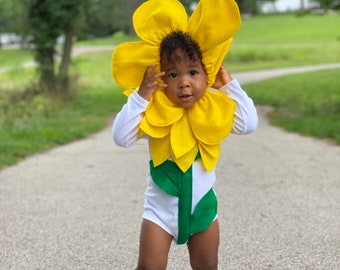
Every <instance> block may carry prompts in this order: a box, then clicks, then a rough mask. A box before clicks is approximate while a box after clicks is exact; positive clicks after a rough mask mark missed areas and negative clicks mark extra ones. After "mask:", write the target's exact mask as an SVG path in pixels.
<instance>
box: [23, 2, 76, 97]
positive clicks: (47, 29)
mask: <svg viewBox="0 0 340 270" xmlns="http://www.w3.org/2000/svg"><path fill="white" fill-rule="evenodd" d="M81 3H82V1H81V0H59V1H54V0H30V1H25V4H26V5H28V6H27V10H28V16H27V20H28V24H27V26H28V28H27V33H28V35H31V36H32V38H33V39H32V43H33V45H34V55H35V60H36V61H37V63H38V66H39V71H40V80H39V82H40V86H41V89H42V90H44V91H48V92H56V91H67V90H68V89H67V87H68V84H67V82H68V67H69V65H70V60H71V50H72V39H73V35H74V31H75V27H76V20H77V17H78V15H79V13H80V7H81ZM62 35H64V36H65V40H64V45H63V49H62V60H61V64H60V68H59V71H56V68H55V63H56V45H57V39H58V37H60V36H62Z"/></svg>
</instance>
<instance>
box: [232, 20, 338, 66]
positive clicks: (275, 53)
mask: <svg viewBox="0 0 340 270" xmlns="http://www.w3.org/2000/svg"><path fill="white" fill-rule="evenodd" d="M339 24H340V15H339V14H327V15H308V16H297V15H295V14H280V15H266V16H258V17H252V18H249V19H244V20H243V21H242V24H241V28H240V30H239V31H238V32H237V33H236V35H235V36H234V42H233V44H232V47H231V50H230V53H229V55H228V56H227V61H226V64H227V65H228V66H229V67H230V70H231V71H242V70H253V69H264V68H274V67H287V66H301V65H309V64H320V63H330V62H336V61H340V32H339V30H338V25H339Z"/></svg>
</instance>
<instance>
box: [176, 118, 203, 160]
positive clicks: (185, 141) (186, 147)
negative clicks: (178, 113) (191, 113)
mask: <svg viewBox="0 0 340 270" xmlns="http://www.w3.org/2000/svg"><path fill="white" fill-rule="evenodd" d="M170 143H171V148H172V152H173V157H174V158H176V159H178V158H180V157H181V156H183V155H185V154H186V153H188V152H190V151H191V149H192V148H193V147H194V146H195V144H196V143H197V140H196V138H195V136H194V134H193V133H192V131H191V127H190V123H189V119H188V114H187V113H184V115H183V117H182V118H181V119H180V120H179V121H177V122H176V123H174V124H173V125H172V128H171V135H170Z"/></svg>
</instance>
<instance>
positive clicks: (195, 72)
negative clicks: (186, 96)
mask: <svg viewBox="0 0 340 270" xmlns="http://www.w3.org/2000/svg"><path fill="white" fill-rule="evenodd" d="M196 74H198V72H197V71H196V70H191V71H190V75H191V76H194V75H196Z"/></svg>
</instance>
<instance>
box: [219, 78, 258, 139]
mask: <svg viewBox="0 0 340 270" xmlns="http://www.w3.org/2000/svg"><path fill="white" fill-rule="evenodd" d="M220 90H221V91H223V92H224V93H226V94H227V95H228V96H229V97H230V98H232V99H233V100H234V101H235V102H236V109H235V112H234V122H233V129H232V133H234V134H239V135H241V134H248V133H251V132H253V131H254V130H255V129H256V128H257V125H258V116H257V111H256V108H255V105H254V102H253V100H252V99H251V98H250V97H249V96H248V95H247V93H246V92H245V91H244V90H243V89H242V88H241V85H240V84H239V82H238V81H237V80H236V79H233V80H232V81H231V82H229V83H228V84H226V85H225V86H223V87H222V88H221V89H220Z"/></svg>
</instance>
